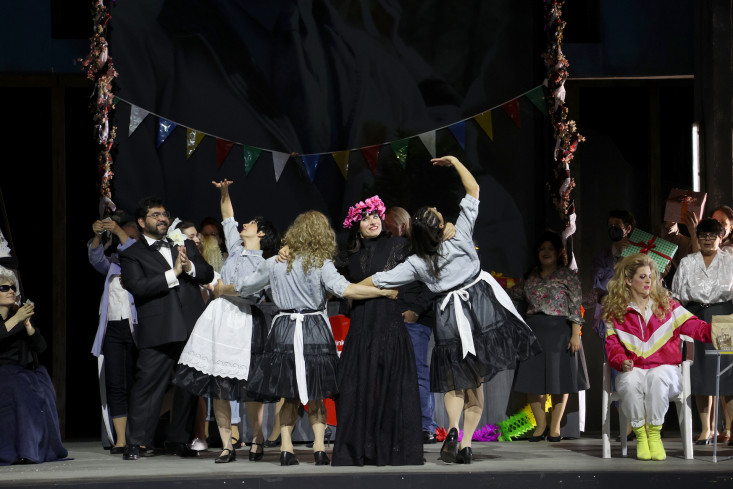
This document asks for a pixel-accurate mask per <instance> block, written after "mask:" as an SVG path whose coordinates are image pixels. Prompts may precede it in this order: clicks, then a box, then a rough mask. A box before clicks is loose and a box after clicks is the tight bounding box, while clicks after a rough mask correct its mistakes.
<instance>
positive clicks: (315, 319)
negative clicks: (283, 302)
mask: <svg viewBox="0 0 733 489" xmlns="http://www.w3.org/2000/svg"><path fill="white" fill-rule="evenodd" d="M294 331H295V321H294V320H292V319H290V318H289V317H288V316H279V317H277V318H276V319H275V320H274V321H273V324H272V329H271V330H270V334H269V335H268V336H267V340H266V341H265V347H264V351H263V353H262V358H261V360H260V361H259V362H256V363H255V368H254V370H253V371H251V373H250V376H249V381H248V384H247V389H248V390H250V391H252V392H255V393H257V394H259V395H261V396H263V397H266V398H280V397H284V398H286V399H298V398H299V397H300V396H299V395H298V383H297V380H296V377H295V353H294V350H293V334H294ZM303 355H304V357H305V371H306V382H307V384H308V399H309V400H311V401H313V400H322V399H327V398H332V397H335V396H336V395H338V392H339V389H338V381H337V378H336V375H337V369H338V352H337V350H336V342H335V341H334V339H333V332H332V331H331V326H330V325H329V324H328V321H326V318H325V317H324V316H323V315H322V314H307V315H305V316H304V319H303Z"/></svg>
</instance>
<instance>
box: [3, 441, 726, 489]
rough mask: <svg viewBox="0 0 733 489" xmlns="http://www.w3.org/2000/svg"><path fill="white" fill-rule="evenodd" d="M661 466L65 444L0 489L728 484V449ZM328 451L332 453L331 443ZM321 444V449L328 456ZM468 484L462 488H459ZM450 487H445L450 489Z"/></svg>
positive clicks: (538, 453)
mask: <svg viewBox="0 0 733 489" xmlns="http://www.w3.org/2000/svg"><path fill="white" fill-rule="evenodd" d="M664 444H665V447H666V448H667V460H666V461H664V462H651V461H650V462H641V461H638V460H636V459H635V458H634V457H635V456H636V448H635V445H636V444H635V442H630V443H629V457H628V458H622V457H621V453H620V450H621V449H620V444H619V443H613V444H612V455H613V458H611V459H606V460H604V459H602V458H601V440H600V436H598V435H597V436H593V435H587V436H584V437H583V438H581V439H577V440H563V441H562V442H560V443H548V442H539V443H529V442H527V441H515V442H511V443H509V442H502V443H477V442H474V444H473V447H474V456H475V460H474V463H473V464H471V465H456V464H453V465H451V464H445V463H443V462H441V461H439V460H438V451H439V450H440V444H436V445H426V446H425V459H426V462H425V465H422V466H407V467H374V466H368V467H331V466H325V467H323V466H320V467H316V466H315V465H314V464H313V457H312V452H311V450H310V449H307V448H305V446H303V445H301V446H296V453H297V455H298V458H299V459H300V462H301V464H300V465H298V466H291V467H280V465H279V453H280V452H279V450H278V449H277V448H272V449H269V450H267V451H266V453H265V456H264V458H263V460H262V461H260V462H249V461H248V459H247V449H241V450H238V451H237V454H238V456H239V457H240V458H239V459H238V460H236V461H235V462H232V463H229V464H214V457H216V456H217V455H218V454H219V450H215V449H211V450H209V451H207V452H202V453H201V454H200V456H199V457H198V458H193V459H182V458H178V457H174V456H168V455H162V454H161V455H157V456H155V457H151V458H143V459H140V460H139V461H135V462H130V461H124V460H122V456H121V455H110V454H109V452H107V451H105V450H103V449H102V448H101V447H100V445H99V443H98V442H72V443H67V444H66V447H67V449H68V450H69V457H70V460H66V461H61V462H51V463H45V464H39V465H14V466H9V467H0V487H36V486H38V487H40V486H43V487H48V486H55V487H63V486H75V487H76V486H84V487H116V488H117V487H138V488H139V487H153V486H154V487H156V488H162V487H179V488H180V487H192V486H194V485H195V486H196V487H197V488H201V487H233V486H232V484H233V485H234V486H238V487H246V488H268V489H279V488H293V487H295V486H297V487H298V488H299V489H308V488H311V487H312V488H317V487H318V488H322V487H323V486H324V485H325V484H328V485H333V484H335V485H336V486H334V487H341V486H344V487H348V489H362V488H369V489H375V487H379V489H390V488H406V489H407V488H409V489H414V488H420V489H427V488H432V487H439V488H446V487H448V488H451V486H454V485H455V484H461V485H462V486H464V485H465V484H471V485H476V487H489V486H491V487H522V486H524V487H527V488H529V487H536V486H537V485H542V486H547V485H548V484H553V485H554V484H555V483H557V484H562V485H563V486H564V487H583V488H584V489H589V488H594V487H599V488H600V487H614V489H619V487H623V486H626V487H625V488H624V489H627V488H628V487H641V486H647V487H650V488H656V487H662V486H664V487H665V489H669V488H672V487H687V488H689V487H699V486H701V485H707V484H713V483H715V484H720V483H724V484H727V485H722V486H719V487H731V485H730V484H731V482H733V476H731V474H733V460H730V459H728V460H725V458H726V457H730V456H733V447H728V446H726V445H723V446H719V447H718V448H719V449H718V463H717V464H714V463H712V453H713V448H712V446H709V447H695V460H685V459H684V458H683V454H682V445H681V443H680V440H679V438H678V437H672V436H670V437H666V438H665V439H664ZM331 448H332V447H331ZM330 450H331V449H330V448H329V449H328V450H327V451H328V452H329V453H330ZM464 487H467V486H464ZM451 489H452V488H451Z"/></svg>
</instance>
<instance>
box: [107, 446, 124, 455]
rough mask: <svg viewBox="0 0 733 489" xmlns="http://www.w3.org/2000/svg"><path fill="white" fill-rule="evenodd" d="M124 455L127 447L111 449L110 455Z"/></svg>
mask: <svg viewBox="0 0 733 489" xmlns="http://www.w3.org/2000/svg"><path fill="white" fill-rule="evenodd" d="M122 453H125V447H112V448H110V449H109V454H110V455H120V454H122Z"/></svg>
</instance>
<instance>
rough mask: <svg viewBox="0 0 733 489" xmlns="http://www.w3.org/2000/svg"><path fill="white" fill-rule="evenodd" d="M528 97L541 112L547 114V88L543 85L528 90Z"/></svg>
mask: <svg viewBox="0 0 733 489" xmlns="http://www.w3.org/2000/svg"><path fill="white" fill-rule="evenodd" d="M527 98H528V99H529V101H530V102H532V103H533V104H534V106H535V107H537V108H538V109H539V110H540V112H542V113H543V114H544V115H547V99H545V89H544V87H542V85H540V86H539V87H537V88H535V89H534V90H530V91H529V92H527Z"/></svg>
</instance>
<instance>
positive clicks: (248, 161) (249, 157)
mask: <svg viewBox="0 0 733 489" xmlns="http://www.w3.org/2000/svg"><path fill="white" fill-rule="evenodd" d="M242 153H243V154H244V174H245V175H249V172H251V171H252V168H254V166H255V162H256V161H257V158H259V157H260V153H262V150H261V149H259V148H255V147H252V146H246V145H245V146H243V147H242Z"/></svg>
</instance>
